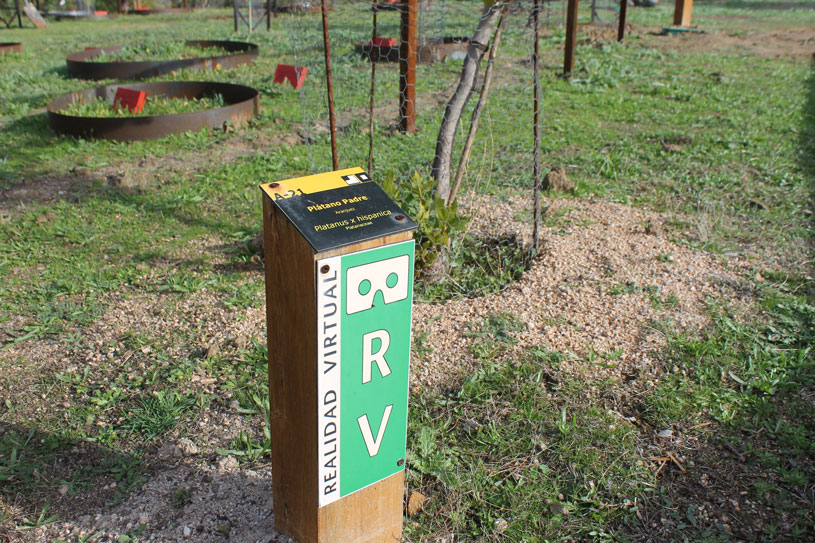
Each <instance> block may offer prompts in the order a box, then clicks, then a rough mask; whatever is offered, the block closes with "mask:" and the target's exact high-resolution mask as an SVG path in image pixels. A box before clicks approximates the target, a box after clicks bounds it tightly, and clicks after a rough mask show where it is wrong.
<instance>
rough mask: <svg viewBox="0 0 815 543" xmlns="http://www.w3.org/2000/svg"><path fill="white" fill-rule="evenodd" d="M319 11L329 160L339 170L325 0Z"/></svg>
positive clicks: (322, 0)
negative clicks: (321, 25)
mask: <svg viewBox="0 0 815 543" xmlns="http://www.w3.org/2000/svg"><path fill="white" fill-rule="evenodd" d="M320 12H321V13H322V15H323V48H324V49H325V86H326V90H327V92H328V122H329V124H330V127H331V161H332V164H333V165H334V169H335V170H339V169H340V168H339V165H338V164H339V163H338V162H337V126H336V122H335V119H334V85H333V83H332V79H331V41H330V40H329V38H328V15H327V11H326V7H325V0H321V2H320Z"/></svg>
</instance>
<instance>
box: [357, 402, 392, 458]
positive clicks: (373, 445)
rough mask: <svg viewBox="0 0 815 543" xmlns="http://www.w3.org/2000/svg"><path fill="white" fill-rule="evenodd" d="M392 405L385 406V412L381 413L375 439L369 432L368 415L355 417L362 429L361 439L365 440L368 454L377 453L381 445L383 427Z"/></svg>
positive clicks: (383, 432) (373, 454)
mask: <svg viewBox="0 0 815 543" xmlns="http://www.w3.org/2000/svg"><path fill="white" fill-rule="evenodd" d="M391 411H393V405H389V406H387V407H386V408H385V414H384V415H382V422H380V423H379V431H378V432H377V433H376V439H374V437H373V434H371V423H370V422H368V415H362V416H361V417H358V418H357V423H358V424H359V429H360V430H361V431H362V439H364V440H365V447H366V448H367V449H368V456H371V457H374V456H376V455H377V454H379V447H380V446H381V445H382V436H383V435H385V428H386V427H387V426H388V419H389V418H390V417H391Z"/></svg>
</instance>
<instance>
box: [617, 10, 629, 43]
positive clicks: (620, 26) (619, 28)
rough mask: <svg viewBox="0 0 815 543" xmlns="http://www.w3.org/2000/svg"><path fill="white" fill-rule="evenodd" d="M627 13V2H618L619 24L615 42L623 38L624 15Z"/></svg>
mask: <svg viewBox="0 0 815 543" xmlns="http://www.w3.org/2000/svg"><path fill="white" fill-rule="evenodd" d="M626 11H628V0H620V24H619V26H618V27H617V41H623V38H625V15H626Z"/></svg>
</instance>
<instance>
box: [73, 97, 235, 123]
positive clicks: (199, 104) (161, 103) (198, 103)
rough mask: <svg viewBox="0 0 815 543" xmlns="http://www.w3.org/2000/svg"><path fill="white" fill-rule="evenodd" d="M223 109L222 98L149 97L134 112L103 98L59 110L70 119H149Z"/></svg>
mask: <svg viewBox="0 0 815 543" xmlns="http://www.w3.org/2000/svg"><path fill="white" fill-rule="evenodd" d="M219 107H224V97H223V96H222V95H220V94H216V95H215V96H202V97H201V98H166V97H150V98H148V99H147V100H146V101H145V103H144V108H143V109H142V110H141V111H139V112H134V111H131V110H130V109H128V108H127V107H124V106H119V105H118V104H116V103H113V104H111V103H110V102H108V100H106V99H105V98H97V99H96V100H93V101H89V102H81V103H78V104H71V105H69V106H68V107H66V108H65V109H62V110H60V113H61V114H63V115H70V116H72V117H114V118H121V117H149V116H151V115H175V114H179V113H194V112H196V111H206V110H208V109H216V108H219Z"/></svg>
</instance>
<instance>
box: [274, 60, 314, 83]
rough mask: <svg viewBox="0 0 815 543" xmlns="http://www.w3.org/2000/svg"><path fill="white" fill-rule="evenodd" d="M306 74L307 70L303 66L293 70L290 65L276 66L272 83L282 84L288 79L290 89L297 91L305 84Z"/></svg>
mask: <svg viewBox="0 0 815 543" xmlns="http://www.w3.org/2000/svg"><path fill="white" fill-rule="evenodd" d="M307 73H308V68H305V67H303V66H301V67H299V68H295V67H294V66H292V65H290V64H278V65H277V68H276V69H275V71H274V82H275V83H283V82H284V81H286V80H287V79H288V81H289V83H291V86H292V87H294V88H295V89H299V88H300V87H302V86H303V83H305V81H306V74H307Z"/></svg>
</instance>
